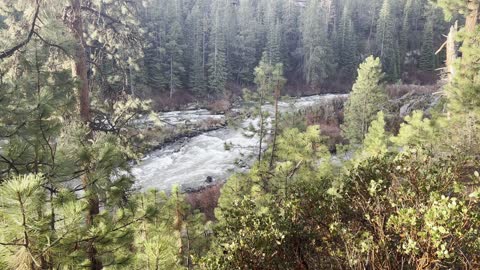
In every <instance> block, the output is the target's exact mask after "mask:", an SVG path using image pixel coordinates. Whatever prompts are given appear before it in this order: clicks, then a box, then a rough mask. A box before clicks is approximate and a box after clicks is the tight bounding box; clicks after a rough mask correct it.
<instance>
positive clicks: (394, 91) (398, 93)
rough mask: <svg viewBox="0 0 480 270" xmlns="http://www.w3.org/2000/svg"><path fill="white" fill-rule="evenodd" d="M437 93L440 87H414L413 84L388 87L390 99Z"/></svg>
mask: <svg viewBox="0 0 480 270" xmlns="http://www.w3.org/2000/svg"><path fill="white" fill-rule="evenodd" d="M437 91H439V87H438V86H437V85H413V84H402V85H396V84H392V85H387V95H388V97H389V98H390V99H397V98H401V97H403V96H405V95H406V94H408V93H413V94H418V95H424V94H433V93H435V92H437Z"/></svg>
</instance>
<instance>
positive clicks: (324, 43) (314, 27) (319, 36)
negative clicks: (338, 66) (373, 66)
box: [302, 0, 334, 87]
mask: <svg viewBox="0 0 480 270" xmlns="http://www.w3.org/2000/svg"><path fill="white" fill-rule="evenodd" d="M303 16H304V21H303V26H302V47H303V48H302V54H303V70H304V76H305V80H306V82H307V83H308V84H310V85H312V86H313V87H318V86H319V85H320V84H321V83H322V82H323V81H324V80H325V79H326V78H327V77H328V75H329V74H330V72H331V71H332V69H333V67H334V62H333V60H332V48H331V44H330V43H329V39H328V25H327V24H326V19H325V18H326V16H328V14H327V13H326V11H325V10H324V8H323V7H322V5H321V2H320V1H319V0H313V1H309V3H308V5H307V7H306V10H305V13H304V15H303Z"/></svg>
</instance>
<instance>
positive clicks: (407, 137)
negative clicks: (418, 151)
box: [390, 111, 435, 147]
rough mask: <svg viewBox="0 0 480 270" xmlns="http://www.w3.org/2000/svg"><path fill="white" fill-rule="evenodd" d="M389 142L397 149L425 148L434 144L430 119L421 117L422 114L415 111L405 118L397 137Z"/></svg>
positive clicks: (433, 132)
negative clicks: (407, 147)
mask: <svg viewBox="0 0 480 270" xmlns="http://www.w3.org/2000/svg"><path fill="white" fill-rule="evenodd" d="M390 140H391V141H392V142H393V143H394V144H395V145H396V146H398V147H406V146H412V147H418V146H424V147H426V146H427V145H433V144H434V143H435V128H434V127H433V124H432V123H431V120H430V119H428V118H424V117H423V112H421V111H415V112H413V114H412V115H411V116H406V117H405V123H403V124H401V126H400V131H399V132H398V135H397V136H395V137H392V138H390Z"/></svg>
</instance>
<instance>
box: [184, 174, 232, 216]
mask: <svg viewBox="0 0 480 270" xmlns="http://www.w3.org/2000/svg"><path fill="white" fill-rule="evenodd" d="M222 186H223V184H221V183H218V184H215V185H213V186H209V187H206V188H205V189H202V190H200V191H197V192H193V193H188V194H187V196H186V200H187V202H188V203H189V204H190V206H191V207H192V209H194V210H197V209H198V210H200V211H201V212H202V213H204V214H205V217H206V218H207V219H208V220H212V221H213V220H215V208H216V207H217V205H218V199H219V198H220V193H221V188H222Z"/></svg>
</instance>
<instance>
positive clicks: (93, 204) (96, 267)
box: [70, 0, 103, 270]
mask: <svg viewBox="0 0 480 270" xmlns="http://www.w3.org/2000/svg"><path fill="white" fill-rule="evenodd" d="M71 5H72V18H71V24H70V29H71V31H72V32H73V35H74V37H75V41H76V43H77V44H76V48H75V56H74V62H73V67H72V68H73V70H72V72H73V75H74V77H75V78H77V80H78V81H79V82H80V86H79V93H78V103H79V109H80V118H81V120H82V121H83V122H84V123H85V124H86V125H88V124H89V123H90V120H91V116H90V97H89V94H90V93H89V92H90V91H89V83H88V75H87V72H88V65H87V54H86V51H85V47H86V46H85V40H84V38H83V32H84V31H83V20H82V14H81V12H82V11H81V0H71ZM86 136H87V137H91V136H92V134H91V133H90V134H88V135H86ZM87 139H89V138H87ZM85 166H88V165H85ZM82 185H83V189H84V191H85V193H86V194H87V196H88V212H87V215H86V225H87V227H91V226H92V225H93V220H94V217H95V216H96V215H97V214H98V213H100V203H99V199H98V196H97V194H95V193H94V192H93V193H90V191H89V189H90V181H89V179H88V176H87V175H84V176H82ZM86 252H87V257H88V260H89V261H90V269H91V270H100V269H102V268H103V265H102V262H101V261H100V260H99V259H98V258H97V253H98V252H97V249H96V248H95V244H94V240H89V241H88V243H87V247H86Z"/></svg>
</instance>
